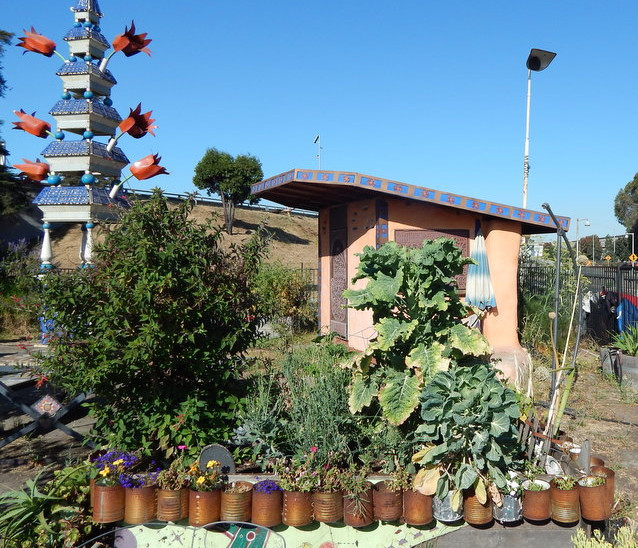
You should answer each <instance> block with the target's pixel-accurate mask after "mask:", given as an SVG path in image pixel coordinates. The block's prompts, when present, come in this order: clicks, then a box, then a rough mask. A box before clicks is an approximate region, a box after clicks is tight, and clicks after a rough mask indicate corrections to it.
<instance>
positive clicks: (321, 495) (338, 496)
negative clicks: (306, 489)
mask: <svg viewBox="0 0 638 548" xmlns="http://www.w3.org/2000/svg"><path fill="white" fill-rule="evenodd" d="M312 508H313V513H314V518H315V521H318V522H320V523H334V522H335V521H341V520H342V519H343V493H342V492H341V491H333V492H326V491H315V492H314V493H313V494H312Z"/></svg>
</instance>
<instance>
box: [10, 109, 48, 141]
mask: <svg viewBox="0 0 638 548" xmlns="http://www.w3.org/2000/svg"><path fill="white" fill-rule="evenodd" d="M13 113H14V114H15V115H16V116H17V117H18V118H20V120H21V121H20V122H13V125H14V126H15V127H14V128H13V129H22V130H24V131H26V132H27V133H30V134H31V135H35V136H36V137H42V138H45V137H46V136H47V135H52V134H51V124H49V123H47V122H45V121H44V120H40V119H39V118H36V117H35V116H34V114H35V112H34V113H33V114H27V113H26V112H24V110H22V109H20V110H19V111H18V110H14V111H13Z"/></svg>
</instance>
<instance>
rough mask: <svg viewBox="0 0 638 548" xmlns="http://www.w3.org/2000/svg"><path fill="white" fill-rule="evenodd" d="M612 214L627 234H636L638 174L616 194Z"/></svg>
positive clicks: (637, 227)
mask: <svg viewBox="0 0 638 548" xmlns="http://www.w3.org/2000/svg"><path fill="white" fill-rule="evenodd" d="M614 213H615V214H616V219H618V222H619V223H620V224H621V225H623V226H624V227H625V228H626V229H627V232H634V233H635V232H638V173H636V174H635V175H634V178H633V179H632V180H631V181H629V182H628V183H627V184H626V185H625V186H624V187H623V188H622V189H621V190H619V191H618V194H616V199H615V200H614Z"/></svg>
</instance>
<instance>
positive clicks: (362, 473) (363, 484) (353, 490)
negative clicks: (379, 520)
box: [341, 463, 374, 527]
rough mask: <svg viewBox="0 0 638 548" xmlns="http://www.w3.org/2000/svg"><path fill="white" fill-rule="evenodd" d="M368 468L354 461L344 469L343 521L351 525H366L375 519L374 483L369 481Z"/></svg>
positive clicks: (342, 483)
mask: <svg viewBox="0 0 638 548" xmlns="http://www.w3.org/2000/svg"><path fill="white" fill-rule="evenodd" d="M368 471H369V470H368V468H367V467H357V466H356V465H354V464H353V463H351V464H350V466H349V467H348V468H346V469H344V470H343V471H342V474H341V485H342V486H343V521H344V523H345V524H346V525H349V526H350V527H365V526H366V525H370V524H371V523H372V522H373V521H374V509H373V505H372V483H370V482H369V481H368Z"/></svg>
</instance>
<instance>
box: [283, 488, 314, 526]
mask: <svg viewBox="0 0 638 548" xmlns="http://www.w3.org/2000/svg"><path fill="white" fill-rule="evenodd" d="M282 521H283V522H284V524H285V525H290V526H291V527H303V526H304V525H308V524H309V523H311V522H312V493H300V492H298V491H284V501H283V510H282Z"/></svg>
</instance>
